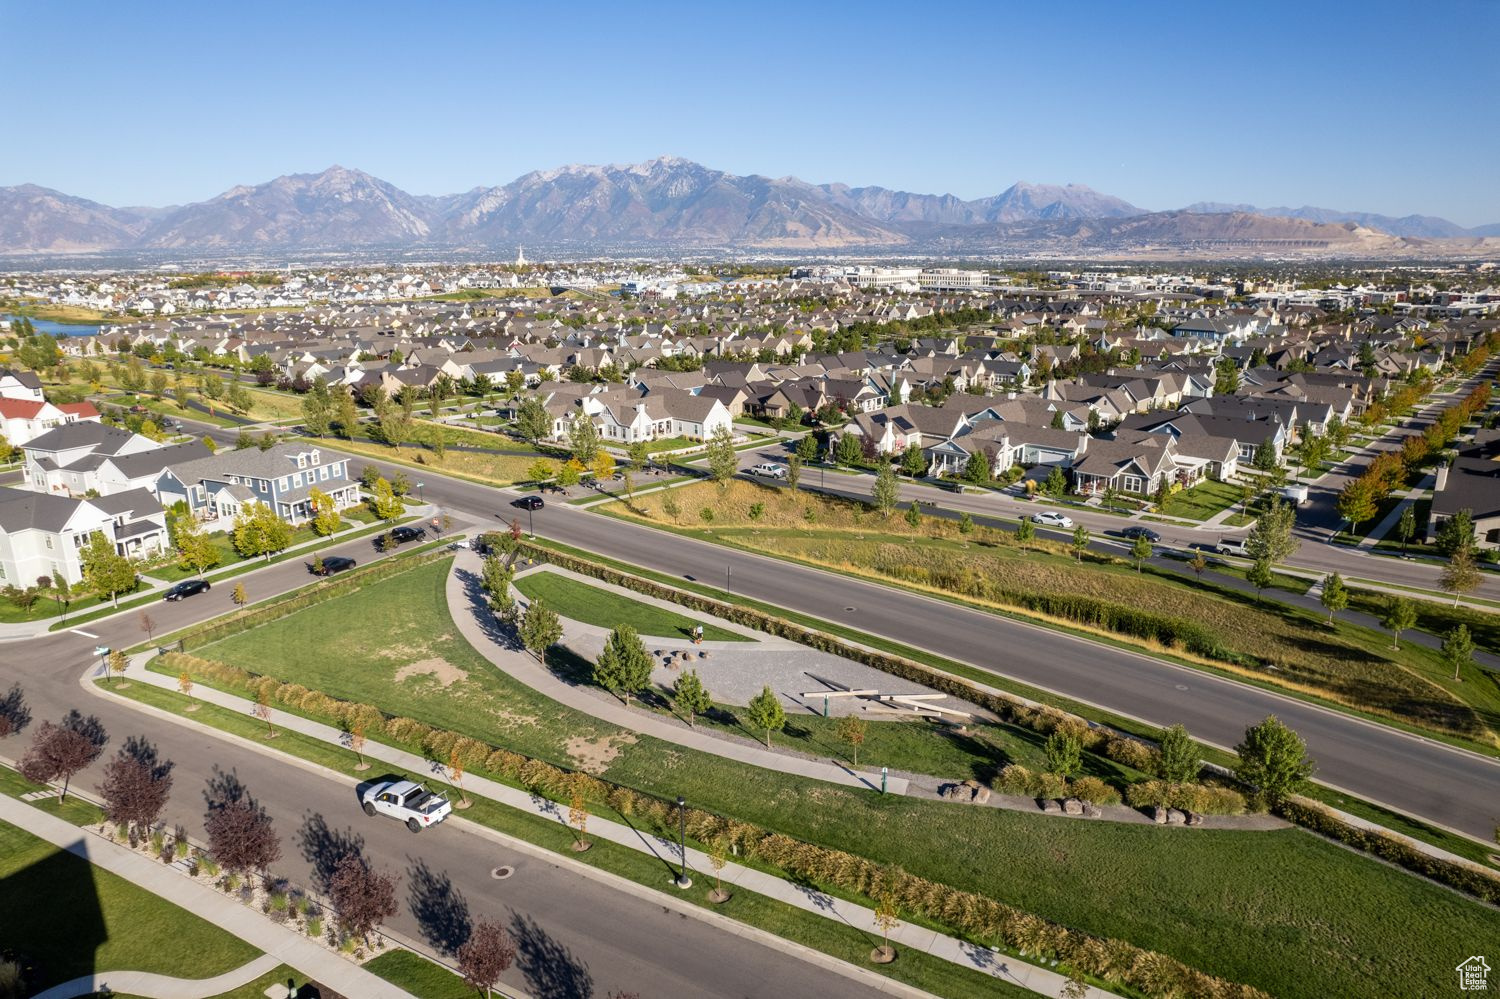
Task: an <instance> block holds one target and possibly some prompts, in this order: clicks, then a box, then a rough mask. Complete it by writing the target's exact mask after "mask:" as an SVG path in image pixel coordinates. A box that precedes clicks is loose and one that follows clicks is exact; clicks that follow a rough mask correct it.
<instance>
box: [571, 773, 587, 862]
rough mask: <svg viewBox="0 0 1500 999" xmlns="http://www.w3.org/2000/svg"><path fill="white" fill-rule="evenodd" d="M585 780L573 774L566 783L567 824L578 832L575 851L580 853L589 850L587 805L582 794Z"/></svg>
mask: <svg viewBox="0 0 1500 999" xmlns="http://www.w3.org/2000/svg"><path fill="white" fill-rule="evenodd" d="M585 779H586V778H585V777H584V775H583V774H581V773H575V774H573V776H572V778H571V779H570V780H569V781H568V785H569V794H568V823H569V824H570V825H572V826H573V828H574V829H577V830H578V840H577V842H576V845H575V849H577V850H580V851H582V850H587V849H588V848H589V838H588V831H589V804H588V799H587V798H586V797H584V793H583V789H584V781H585Z"/></svg>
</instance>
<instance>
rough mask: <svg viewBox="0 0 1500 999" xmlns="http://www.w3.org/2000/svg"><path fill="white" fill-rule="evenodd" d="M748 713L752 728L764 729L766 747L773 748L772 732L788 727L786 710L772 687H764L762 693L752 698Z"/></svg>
mask: <svg viewBox="0 0 1500 999" xmlns="http://www.w3.org/2000/svg"><path fill="white" fill-rule="evenodd" d="M747 715H748V717H749V719H750V725H751V727H752V728H759V729H764V730H765V733H766V748H767V749H770V748H771V733H772V732H779V731H781V730H782V729H783V728H785V727H786V711H785V710H784V709H783V708H782V706H781V701H780V700H779V699H778V698H777V697H776V694H775V693H774V692H773V691H772V690H771V688H770V687H762V688H761V691H760V693H758V694H756V695H755V696H754V697H752V698H751V699H750V704H749V707H748V712H747Z"/></svg>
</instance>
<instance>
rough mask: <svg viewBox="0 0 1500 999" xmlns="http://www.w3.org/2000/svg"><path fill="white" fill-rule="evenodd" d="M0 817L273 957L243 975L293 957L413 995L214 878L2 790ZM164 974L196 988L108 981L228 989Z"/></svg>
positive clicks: (321, 974)
mask: <svg viewBox="0 0 1500 999" xmlns="http://www.w3.org/2000/svg"><path fill="white" fill-rule="evenodd" d="M135 668H137V669H138V670H139V671H140V672H141V673H144V672H145V670H144V660H141V662H140V664H138V665H136V667H135ZM0 821H4V822H9V823H10V824H12V825H15V826H19V827H20V828H22V829H25V830H26V831H27V832H29V833H31V834H32V835H33V836H37V837H39V838H41V839H44V840H46V841H47V842H49V843H52V844H54V845H56V846H58V847H61V848H62V849H64V850H67V851H68V852H69V853H71V854H74V855H75V856H78V857H81V858H83V859H84V860H87V861H88V862H89V863H91V864H94V865H95V866H96V867H100V868H103V869H104V870H106V871H110V872H111V873H114V874H117V875H119V876H120V877H122V878H124V879H125V880H126V881H129V882H131V883H132V884H134V885H136V886H138V887H140V888H143V889H145V890H146V891H149V892H151V893H152V894H153V895H158V896H160V897H161V898H164V899H166V900H167V901H168V902H172V903H174V904H176V905H179V906H181V907H182V908H184V909H186V910H187V911H188V912H191V913H193V914H194V915H196V916H200V917H202V918H203V919H206V920H208V921H209V922H210V923H213V924H214V925H215V926H217V927H219V928H220V929H222V930H224V931H225V932H226V933H231V934H233V935H234V936H237V937H239V938H240V939H241V940H244V941H245V942H246V943H248V944H251V945H253V946H255V947H258V948H260V949H261V950H262V951H264V952H265V955H266V957H268V958H270V959H271V960H272V962H273V963H272V964H271V965H269V966H268V967H266V968H262V969H260V970H259V971H258V972H257V973H256V974H254V975H251V976H250V977H248V978H246V979H244V981H254V980H255V978H258V977H259V976H260V975H263V974H265V973H266V971H269V970H270V969H271V968H273V967H275V966H276V965H277V964H289V965H291V966H292V967H294V968H296V969H297V970H298V971H300V972H301V973H302V974H304V975H307V976H309V977H311V978H313V979H315V980H317V981H318V982H321V983H322V984H324V985H326V986H328V987H329V988H331V989H333V990H334V991H336V992H339V993H342V994H343V995H346V996H359V997H360V999H411V995H410V993H408V992H406V991H404V990H402V989H399V988H397V987H396V986H394V985H392V984H391V983H390V982H387V981H386V980H385V979H383V978H379V977H377V976H375V975H373V974H371V973H370V972H368V971H366V970H365V969H364V968H361V967H360V966H359V965H357V964H354V963H352V962H350V961H346V960H345V959H344V958H342V957H340V956H338V955H337V954H335V953H333V952H332V951H330V950H328V949H327V948H325V947H323V946H322V945H321V944H317V943H314V942H313V941H311V940H309V939H307V938H306V937H304V936H303V935H302V934H300V933H298V932H296V931H294V930H290V929H287V928H286V927H285V926H281V925H279V924H277V923H273V922H271V920H269V919H267V918H266V917H265V916H263V915H262V914H261V913H259V912H256V911H255V910H254V909H251V908H250V907H249V906H246V905H241V904H240V903H239V902H238V901H236V900H235V899H231V898H229V897H227V896H225V895H222V894H220V893H219V892H217V891H215V890H214V889H213V888H210V887H209V886H208V885H205V884H202V883H201V882H198V881H195V880H193V879H191V878H186V877H183V875H182V874H181V873H180V872H178V871H176V870H174V869H173V868H171V867H168V866H166V865H164V864H161V863H159V862H156V861H153V860H151V859H150V858H149V857H145V856H142V855H141V854H139V853H136V852H135V851H134V850H129V849H126V848H125V847H123V846H120V845H119V844H117V843H111V842H109V841H108V840H105V839H102V838H100V837H98V836H95V835H93V834H92V833H89V832H87V831H86V830H83V829H80V828H79V827H78V826H75V825H73V824H72V823H71V822H66V821H64V820H62V819H60V818H58V817H57V816H55V815H50V814H48V813H47V812H44V811H41V810H40V809H37V808H33V807H32V806H30V805H27V804H24V803H23V802H21V801H18V800H16V799H15V798H12V797H9V796H8V795H0ZM253 963H254V962H252V964H253ZM249 967H250V966H249V965H245V966H243V967H241V968H238V969H236V971H233V972H229V973H228V974H238V973H239V972H243V971H245V970H246V969H248V968H249ZM116 975H117V973H116ZM95 977H101V976H95ZM153 977H160V976H153ZM162 981H163V982H164V983H172V982H177V983H179V984H180V985H181V986H182V987H183V988H185V989H190V990H191V991H174V990H172V989H171V988H168V989H167V990H166V991H147V992H142V991H141V990H140V989H137V988H134V987H127V986H126V985H124V984H123V983H122V981H121V980H120V979H119V978H118V977H115V978H114V979H112V980H111V981H110V986H111V987H112V988H114V989H115V990H116V991H129V992H133V993H136V994H138V995H147V996H159V997H161V999H192V997H201V996H210V995H218V994H219V993H221V992H223V991H224V990H223V989H216V990H214V991H211V992H201V991H197V988H198V986H200V985H202V984H203V983H201V982H193V981H190V980H184V979H171V978H162ZM210 981H212V979H210ZM73 984H76V983H72V982H70V983H68V985H73ZM240 984H243V982H241V983H240ZM60 988H61V986H60ZM92 991H95V990H93V989H89V990H85V991H79V992H62V993H57V994H56V995H54V994H53V992H51V991H49V992H47V993H44V995H46V996H48V997H49V999H64V997H65V996H66V997H71V996H78V995H88V994H90V992H92Z"/></svg>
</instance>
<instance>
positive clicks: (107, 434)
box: [21, 421, 161, 496]
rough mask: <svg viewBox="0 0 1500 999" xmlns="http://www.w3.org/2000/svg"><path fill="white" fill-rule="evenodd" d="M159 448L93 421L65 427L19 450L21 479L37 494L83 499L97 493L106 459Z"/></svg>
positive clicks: (138, 437) (139, 437) (149, 439)
mask: <svg viewBox="0 0 1500 999" xmlns="http://www.w3.org/2000/svg"><path fill="white" fill-rule="evenodd" d="M159 447H161V445H160V444H158V443H157V442H156V441H153V440H152V439H151V438H149V437H142V436H141V435H140V434H133V433H131V432H130V431H129V430H122V429H120V428H119V427H111V426H107V425H105V424H103V423H96V422H93V421H77V422H74V423H65V424H63V425H62V426H60V427H55V428H53V429H52V430H49V431H47V432H46V433H44V434H42V435H41V436H40V437H35V438H33V439H32V440H29V441H27V442H26V444H25V445H23V446H22V450H23V451H25V452H26V462H25V464H24V465H23V466H22V467H21V475H22V478H23V479H24V480H25V482H26V483H27V485H28V486H29V487H30V488H31V489H34V490H36V491H37V492H44V493H63V494H66V495H73V496H82V495H83V494H84V493H86V492H88V491H89V490H91V489H98V481H97V479H96V476H95V473H96V472H97V470H98V469H99V466H100V465H101V464H102V463H103V461H104V460H105V459H106V458H109V457H111V456H124V455H131V454H140V453H141V452H144V451H152V450H155V449H156V448H159ZM99 491H100V492H102V491H103V490H99Z"/></svg>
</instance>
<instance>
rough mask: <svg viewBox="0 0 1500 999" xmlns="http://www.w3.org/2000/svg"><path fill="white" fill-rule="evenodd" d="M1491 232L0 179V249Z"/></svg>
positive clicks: (1076, 246)
mask: <svg viewBox="0 0 1500 999" xmlns="http://www.w3.org/2000/svg"><path fill="white" fill-rule="evenodd" d="M1486 236H1500V226H1486V227H1483V228H1481V229H1469V230H1466V229H1463V228H1462V227H1460V226H1457V225H1455V224H1454V223H1452V222H1448V221H1447V220H1445V219H1438V218H1431V217H1427V216H1409V217H1407V218H1402V219H1394V218H1389V217H1387V216H1383V215H1375V214H1370V213H1363V212H1337V211H1331V210H1327V209H1319V208H1300V209H1286V208H1270V209H1257V208H1254V207H1253V206H1250V205H1227V204H1219V203H1208V202H1202V203H1198V204H1195V205H1190V206H1188V207H1187V208H1186V209H1184V210H1181V211H1171V212H1152V211H1148V210H1146V209H1143V208H1138V207H1136V206H1135V205H1132V204H1130V203H1129V202H1126V201H1124V200H1122V199H1120V198H1116V197H1112V196H1110V195H1107V194H1102V193H1100V192H1098V191H1094V190H1092V189H1090V188H1088V187H1084V186H1082V185H1078V184H1069V185H1067V186H1056V185H1047V184H1028V183H1024V182H1022V183H1017V184H1014V185H1012V186H1011V187H1009V188H1007V189H1006V190H1005V191H1003V192H1001V193H1000V194H997V195H994V196H992V197H987V198H979V199H975V200H971V201H966V200H963V199H961V198H957V197H954V196H952V195H932V194H914V193H911V192H907V191H893V190H888V189H886V188H881V187H854V188H851V187H848V186H847V185H844V184H821V185H815V184H809V183H806V182H804V181H801V180H798V179H796V178H795V177H782V178H774V179H773V178H769V177H762V176H758V175H752V176H738V175H735V174H730V173H725V172H723V171H720V170H713V169H710V168H708V167H705V166H702V165H701V164H698V163H694V162H691V161H689V160H684V159H677V158H673V157H662V158H659V159H655V160H650V161H647V162H645V163H638V164H633V165H612V166H565V167H560V168H557V169H554V170H543V171H534V172H532V173H528V174H526V175H524V176H522V177H519V178H517V179H516V180H514V181H512V182H511V183H509V184H506V185H504V186H500V187H476V188H474V189H473V190H471V191H466V192H464V193H461V194H451V195H443V196H419V195H412V194H408V193H406V192H405V191H402V190H401V189H400V188H397V187H395V186H394V185H392V184H389V183H387V182H386V181H383V180H380V179H379V178H377V177H372V176H370V175H369V174H367V173H364V172H362V171H359V170H351V169H346V168H344V167H339V166H334V167H330V168H328V169H327V170H324V171H323V172H321V173H316V174H289V175H286V176H282V177H277V178H276V179H274V180H271V181H268V182H266V183H263V184H257V185H254V186H241V187H234V188H231V189H230V190H228V191H225V192H224V193H223V194H220V195H219V196H218V197H216V198H212V199H210V200H208V201H202V202H197V203H193V204H187V205H181V206H174V207H170V208H112V207H110V206H108V205H103V204H99V203H98V202H95V201H89V200H87V199H84V198H78V197H73V196H71V195H67V194H62V193H60V192H58V191H53V190H49V189H47V188H43V187H38V186H36V185H34V184H23V185H21V186H18V187H7V188H0V254H3V253H10V254H17V253H68V252H91V251H101V250H147V251H161V252H167V253H172V252H179V253H183V254H188V253H200V252H208V253H212V252H218V251H245V250H262V251H275V250H314V249H337V248H359V249H376V248H396V247H428V248H434V249H445V248H446V249H453V250H460V249H461V250H485V249H496V248H501V247H509V246H513V245H516V244H523V245H533V246H543V247H574V248H577V249H578V250H585V251H586V250H590V249H611V248H613V249H624V248H646V247H651V248H672V247H676V248H684V249H685V248H728V247H739V248H756V249H770V250H776V249H782V250H806V249H842V248H869V249H872V250H913V251H943V250H947V251H983V250H990V249H993V250H1003V249H1023V248H1024V249H1047V250H1057V251H1069V250H1071V251H1079V252H1092V251H1108V250H1125V251H1139V250H1151V249H1165V250H1174V249H1175V250H1181V251H1190V250H1194V249H1198V250H1202V249H1210V250H1212V249H1229V250H1233V249H1236V248H1240V249H1250V250H1255V249H1259V250H1263V251H1268V252H1269V251H1276V250H1280V249H1286V250H1293V251H1304V250H1305V251H1327V252H1337V253H1345V254H1351V255H1352V254H1362V253H1386V252H1419V251H1421V250H1423V249H1428V250H1431V249H1434V248H1436V247H1437V246H1438V244H1435V243H1433V242H1432V241H1434V240H1440V241H1443V242H1444V243H1447V244H1453V243H1456V244H1458V245H1460V246H1468V245H1477V244H1478V242H1479V240H1481V239H1482V238H1483V237H1486Z"/></svg>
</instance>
